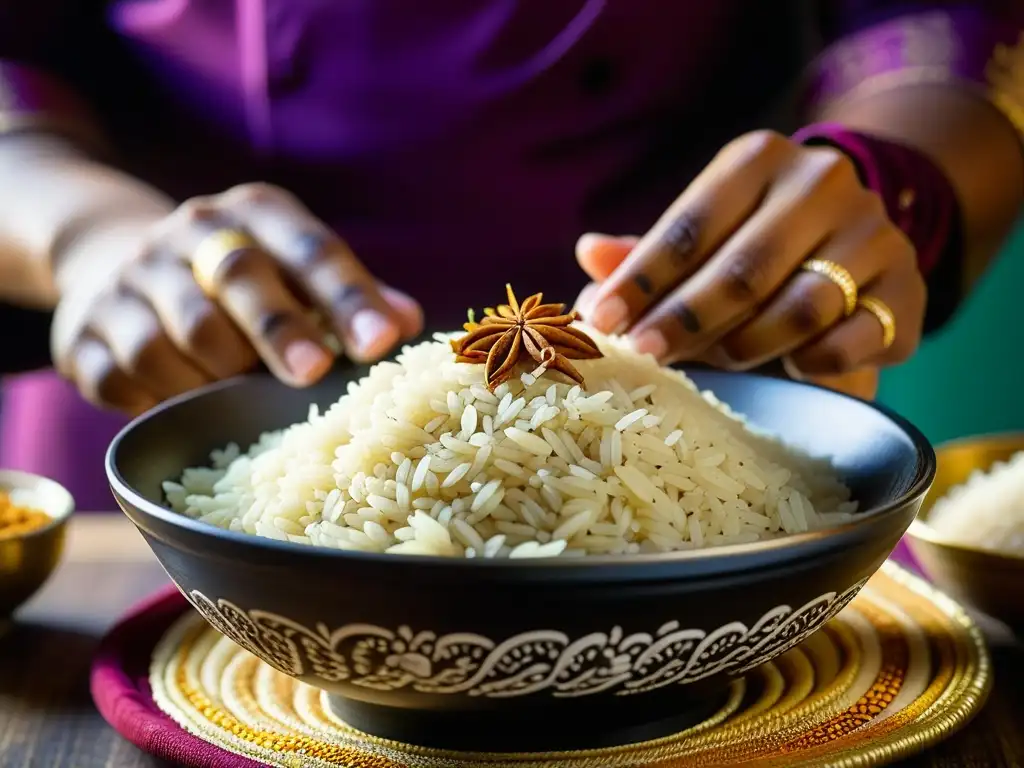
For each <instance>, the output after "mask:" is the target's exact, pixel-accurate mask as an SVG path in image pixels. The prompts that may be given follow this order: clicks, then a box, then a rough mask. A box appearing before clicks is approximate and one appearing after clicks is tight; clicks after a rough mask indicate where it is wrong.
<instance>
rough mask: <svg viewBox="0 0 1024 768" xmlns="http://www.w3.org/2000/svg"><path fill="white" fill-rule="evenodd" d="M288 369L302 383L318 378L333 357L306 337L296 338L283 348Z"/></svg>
mask: <svg viewBox="0 0 1024 768" xmlns="http://www.w3.org/2000/svg"><path fill="white" fill-rule="evenodd" d="M284 362H285V365H287V366H288V370H289V371H291V372H292V374H293V375H294V376H295V378H297V379H298V380H299V381H301V382H302V383H304V384H311V383H312V382H314V381H316V380H317V379H319V378H320V377H321V376H323V375H324V374H325V373H327V370H328V369H329V368H330V367H331V364H332V363H333V362H334V359H333V358H332V357H331V355H330V353H328V352H327V351H326V350H325V349H324V348H323V347H321V346H320V345H319V344H315V343H314V342H312V341H309V340H308V339H297V340H296V341H293V342H292V343H290V344H289V345H288V346H287V347H285V350H284Z"/></svg>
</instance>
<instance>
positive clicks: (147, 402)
mask: <svg viewBox="0 0 1024 768" xmlns="http://www.w3.org/2000/svg"><path fill="white" fill-rule="evenodd" d="M66 359H67V361H68V367H69V371H68V375H70V376H71V377H73V379H74V381H75V383H76V385H77V386H78V389H79V392H81V394H82V396H83V397H84V398H85V399H86V400H88V401H89V402H90V403H92V404H93V405H95V406H98V407H100V408H112V409H114V410H118V411H123V412H125V413H130V414H133V415H138V414H140V413H143V412H144V411H146V410H149V409H150V408H152V407H153V406H154V405H156V404H157V402H158V399H157V398H156V397H155V396H154V395H153V394H152V393H151V392H148V391H146V389H144V388H143V387H142V386H141V385H140V384H139V383H138V382H137V381H133V380H132V378H131V377H130V376H129V375H128V374H126V373H125V372H124V371H122V370H121V368H120V366H119V365H118V363H117V360H115V359H114V355H113V353H112V352H111V351H110V349H109V348H108V347H107V345H106V344H105V343H104V342H103V341H102V340H100V339H98V338H96V337H95V336H92V335H91V334H84V335H83V336H81V337H80V338H79V339H78V341H77V342H76V343H75V344H74V345H73V346H72V347H71V348H70V349H69V350H68V354H67V358H66Z"/></svg>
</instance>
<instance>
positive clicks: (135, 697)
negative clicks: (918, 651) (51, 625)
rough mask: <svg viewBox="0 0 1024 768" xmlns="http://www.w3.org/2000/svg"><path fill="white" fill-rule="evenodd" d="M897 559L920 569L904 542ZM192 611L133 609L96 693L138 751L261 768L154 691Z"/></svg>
mask: <svg viewBox="0 0 1024 768" xmlns="http://www.w3.org/2000/svg"><path fill="white" fill-rule="evenodd" d="M892 557H893V559H894V560H896V561H898V562H899V563H900V564H901V565H904V566H909V567H911V568H914V569H915V570H918V569H917V568H916V563H915V561H914V560H913V558H912V557H911V555H910V552H909V550H907V548H906V545H905V544H904V543H903V542H900V544H899V546H897V548H896V551H895V552H893V555H892ZM186 610H188V602H187V601H186V600H185V598H184V597H183V596H182V595H181V593H180V592H178V591H177V589H175V588H174V587H168V588H166V589H162V590H160V592H158V593H157V594H155V595H154V596H153V597H150V598H149V599H147V600H145V601H143V602H142V603H140V604H139V605H137V606H135V607H134V608H132V609H131V610H130V611H129V612H128V614H127V615H126V616H125V618H123V619H122V620H121V621H120V622H118V624H117V625H116V626H115V627H114V628H113V629H112V630H110V632H109V633H108V634H107V636H106V637H105V638H104V639H103V642H102V643H101V644H100V647H99V649H98V650H97V652H96V657H95V659H94V660H93V665H92V676H91V681H90V682H91V689H92V698H93V701H94V702H96V708H97V709H99V711H100V714H101V715H103V718H104V719H105V720H106V721H107V722H108V723H110V725H111V726H112V727H113V728H114V730H116V731H117V732H118V733H120V734H121V735H122V736H124V737H125V738H126V739H128V741H130V742H131V743H132V744H134V745H135V746H137V747H139V749H142V750H144V751H145V752H148V753H149V754H151V755H154V756H156V757H158V758H161V759H163V760H169V761H171V762H173V763H175V764H177V765H182V766H186V767H187V768H213V767H214V766H215V767H216V768H256V767H257V766H261V765H262V763H258V762H256V761H254V760H250V759H249V758H247V757H242V756H240V755H236V754H234V753H232V752H228V751H226V750H223V749H221V748H220V747H217V746H214V745H213V744H210V743H208V742H206V741H203V740H202V739H200V738H198V737H196V736H193V735H192V734H190V733H189V732H188V731H186V730H185V729H183V728H182V727H181V726H179V725H178V724H177V723H176V722H174V721H173V720H172V719H171V718H170V717H168V716H167V715H165V714H164V713H163V712H162V711H161V710H160V709H159V708H158V707H157V705H156V704H155V703H154V702H153V696H152V694H151V693H150V689H149V663H150V659H151V656H152V653H153V648H154V647H155V646H156V644H157V643H158V642H159V641H160V638H161V637H162V636H163V634H164V633H165V632H166V631H167V629H168V628H169V627H170V625H171V624H172V623H173V622H174V620H175V619H177V618H178V617H179V616H181V614H182V613H183V612H184V611H186Z"/></svg>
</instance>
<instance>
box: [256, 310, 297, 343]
mask: <svg viewBox="0 0 1024 768" xmlns="http://www.w3.org/2000/svg"><path fill="white" fill-rule="evenodd" d="M290 318H291V315H290V314H289V313H288V312H269V313H267V314H265V315H263V317H261V318H260V336H262V337H263V338H265V339H270V338H273V337H274V335H275V334H277V333H278V332H279V331H280V330H281V329H282V328H284V327H285V326H286V325H287V324H288V321H289V319H290Z"/></svg>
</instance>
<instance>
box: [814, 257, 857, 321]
mask: <svg viewBox="0 0 1024 768" xmlns="http://www.w3.org/2000/svg"><path fill="white" fill-rule="evenodd" d="M803 269H804V271H806V272H813V273H814V274H816V275H821V276H822V277H825V278H828V279H829V280H831V281H832V282H833V283H835V284H836V286H838V288H839V290H840V291H842V292H843V301H844V303H845V306H844V308H843V312H844V314H845V315H846V317H849V316H850V315H852V314H853V313H854V310H856V309H857V281H856V280H854V279H853V275H851V274H850V270H848V269H847V268H846V267H844V266H842V265H841V264H836V263H835V262H834V261H829V260H828V259H808V260H807V261H805V262H804V263H803Z"/></svg>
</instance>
